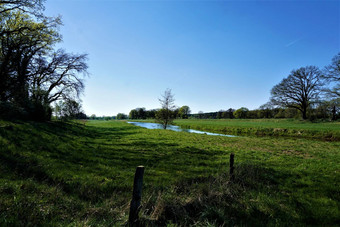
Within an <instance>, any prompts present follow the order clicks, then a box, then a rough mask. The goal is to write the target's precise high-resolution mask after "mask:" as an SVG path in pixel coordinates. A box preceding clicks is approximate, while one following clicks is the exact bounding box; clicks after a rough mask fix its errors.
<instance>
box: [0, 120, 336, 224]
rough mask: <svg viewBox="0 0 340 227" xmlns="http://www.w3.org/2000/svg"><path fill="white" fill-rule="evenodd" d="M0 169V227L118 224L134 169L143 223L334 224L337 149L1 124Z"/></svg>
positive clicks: (114, 124) (128, 129)
mask: <svg viewBox="0 0 340 227" xmlns="http://www.w3.org/2000/svg"><path fill="white" fill-rule="evenodd" d="M4 125H6V127H3V126H4ZM296 127H297V128H299V126H296ZM337 130H338V128H336V129H334V130H333V131H337ZM231 152H234V153H235V155H236V156H235V157H236V158H235V159H236V160H235V162H236V170H235V171H236V180H235V182H234V183H231V182H229V181H228V175H227V174H226V172H227V164H228V157H229V154H230V153H231ZM0 163H1V165H0V225H1V226H5V225H6V224H7V225H13V224H16V225H45V224H57V225H66V224H72V225H92V224H96V225H113V224H122V223H125V222H126V220H127V215H128V208H129V200H130V196H131V186H132V181H133V174H134V171H135V167H136V166H138V165H144V166H145V167H146V169H145V176H144V188H143V190H144V191H143V208H142V210H141V213H142V220H143V222H145V223H146V224H150V225H164V224H165V223H171V222H172V223H175V224H179V225H193V224H196V225H202V226H206V225H208V224H213V225H221V224H223V223H225V224H227V225H234V224H241V225H242V224H248V225H259V226H260V225H264V224H267V225H277V224H279V225H292V224H295V225H296V224H303V225H305V224H316V225H337V224H339V223H340V212H339V205H340V202H339V201H340V195H339V194H340V191H339V188H340V184H339V182H340V174H339V171H340V164H339V163H340V143H339V142H323V141H318V140H311V139H309V140H308V139H302V138H295V139H294V138H279V137H275V138H270V137H263V138H259V137H257V138H255V137H254V138H251V137H249V138H246V137H237V138H225V137H218V136H207V135H198V134H188V133H177V132H172V131H165V130H147V129H142V128H138V127H135V126H132V125H128V124H126V123H125V122H119V121H90V122H88V123H87V125H86V126H84V125H81V124H61V123H57V122H52V123H21V124H14V123H10V122H0Z"/></svg>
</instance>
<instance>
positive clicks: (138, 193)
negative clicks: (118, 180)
mask: <svg viewBox="0 0 340 227" xmlns="http://www.w3.org/2000/svg"><path fill="white" fill-rule="evenodd" d="M143 175H144V166H138V167H137V169H136V173H135V179H134V181H133V192H132V200H131V204H130V214H129V224H130V226H133V225H136V224H137V222H138V212H139V209H140V202H141V200H142V186H143ZM137 225H138V224H137Z"/></svg>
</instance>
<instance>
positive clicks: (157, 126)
mask: <svg viewBox="0 0 340 227" xmlns="http://www.w3.org/2000/svg"><path fill="white" fill-rule="evenodd" d="M128 123H129V124H133V125H136V126H140V127H143V128H147V129H163V126H162V125H161V124H157V123H149V122H128ZM166 129H168V130H172V131H176V132H189V133H198V134H206V135H210V136H226V137H235V136H233V135H224V134H218V133H212V132H204V131H198V130H194V129H183V128H181V127H179V126H176V125H168V127H167V128H166Z"/></svg>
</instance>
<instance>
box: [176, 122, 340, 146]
mask: <svg viewBox="0 0 340 227" xmlns="http://www.w3.org/2000/svg"><path fill="white" fill-rule="evenodd" d="M175 124H176V125H179V126H181V127H183V128H192V129H198V130H205V131H209V132H217V133H224V134H233V135H260V136H264V135H267V136H293V137H300V138H316V139H323V140H337V141H340V121H337V122H318V123H313V122H310V121H303V120H295V119H221V120H216V119H212V120H206V119H204V120H199V119H187V120H176V121H175Z"/></svg>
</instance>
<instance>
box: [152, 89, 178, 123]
mask: <svg viewBox="0 0 340 227" xmlns="http://www.w3.org/2000/svg"><path fill="white" fill-rule="evenodd" d="M158 100H159V102H160V104H161V107H162V108H161V109H160V110H158V111H157V113H156V120H157V121H158V122H159V123H160V124H162V125H163V128H164V129H166V128H167V127H168V125H169V124H171V123H172V122H173V120H174V109H175V108H176V106H175V103H174V102H175V99H174V95H173V94H172V92H171V89H166V90H165V92H164V94H163V95H162V98H160V99H158Z"/></svg>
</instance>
